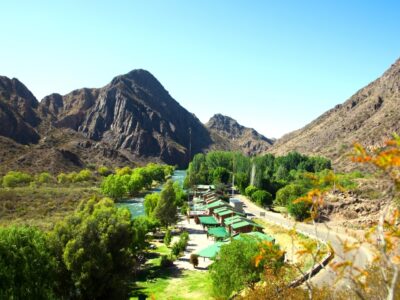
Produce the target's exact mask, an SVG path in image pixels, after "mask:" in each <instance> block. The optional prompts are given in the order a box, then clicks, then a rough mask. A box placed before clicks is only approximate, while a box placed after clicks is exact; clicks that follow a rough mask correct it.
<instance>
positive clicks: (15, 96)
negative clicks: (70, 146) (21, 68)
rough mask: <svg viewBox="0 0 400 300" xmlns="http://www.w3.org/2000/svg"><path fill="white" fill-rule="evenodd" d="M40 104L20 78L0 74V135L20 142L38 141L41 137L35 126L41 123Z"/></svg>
mask: <svg viewBox="0 0 400 300" xmlns="http://www.w3.org/2000/svg"><path fill="white" fill-rule="evenodd" d="M38 105H39V102H38V101H37V100H36V98H35V97H34V96H33V95H32V93H31V92H30V91H29V90H28V89H27V88H26V86H25V85H23V84H22V83H21V82H20V81H18V79H15V78H13V79H9V78H7V77H4V76H0V124H1V126H0V135H1V136H5V137H9V138H11V139H13V140H15V141H16V142H18V143H20V144H30V143H37V142H38V141H39V138H40V137H39V134H38V133H37V132H36V130H35V129H34V127H36V126H37V125H39V123H40V119H39V117H38V115H37V113H36V109H37V107H38Z"/></svg>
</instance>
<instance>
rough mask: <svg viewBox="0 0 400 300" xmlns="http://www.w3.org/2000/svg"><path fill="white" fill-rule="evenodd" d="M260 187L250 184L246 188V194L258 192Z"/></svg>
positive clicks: (250, 194)
mask: <svg viewBox="0 0 400 300" xmlns="http://www.w3.org/2000/svg"><path fill="white" fill-rule="evenodd" d="M257 191H258V189H257V188H256V187H255V186H254V185H249V186H248V187H247V188H246V189H245V194H246V196H248V197H250V198H251V196H252V195H253V194H254V193H255V192H257Z"/></svg>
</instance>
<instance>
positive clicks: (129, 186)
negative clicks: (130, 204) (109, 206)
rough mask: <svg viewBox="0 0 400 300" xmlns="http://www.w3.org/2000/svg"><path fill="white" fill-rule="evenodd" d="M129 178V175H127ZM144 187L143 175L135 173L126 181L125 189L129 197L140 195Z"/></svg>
mask: <svg viewBox="0 0 400 300" xmlns="http://www.w3.org/2000/svg"><path fill="white" fill-rule="evenodd" d="M126 176H129V175H126ZM143 187H144V178H143V176H142V175H141V174H139V173H136V172H133V173H132V175H130V176H129V179H128V180H127V181H126V184H125V188H126V192H127V193H128V195H130V196H133V195H136V194H137V193H139V192H140V191H141V190H142V189H143Z"/></svg>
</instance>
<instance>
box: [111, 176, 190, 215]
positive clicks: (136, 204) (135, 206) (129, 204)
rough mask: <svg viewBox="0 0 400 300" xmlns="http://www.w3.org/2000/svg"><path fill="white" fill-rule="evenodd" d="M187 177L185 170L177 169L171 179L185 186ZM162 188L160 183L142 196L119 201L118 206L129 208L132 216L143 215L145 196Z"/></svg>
mask: <svg viewBox="0 0 400 300" xmlns="http://www.w3.org/2000/svg"><path fill="white" fill-rule="evenodd" d="M185 177H186V171H185V170H175V171H174V174H173V175H172V177H171V179H172V180H173V181H177V182H179V183H180V185H181V186H183V181H184V180H185ZM162 188H163V184H161V185H159V186H158V187H156V188H153V189H151V190H150V191H149V192H147V193H146V194H144V195H143V196H142V197H135V198H130V199H126V200H123V201H121V202H119V203H117V206H118V207H126V208H128V209H129V211H130V212H131V214H132V218H136V217H139V216H143V215H144V205H143V201H144V196H146V195H147V194H151V193H156V192H157V193H159V192H161V190H162Z"/></svg>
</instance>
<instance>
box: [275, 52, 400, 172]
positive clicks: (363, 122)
mask: <svg viewBox="0 0 400 300" xmlns="http://www.w3.org/2000/svg"><path fill="white" fill-rule="evenodd" d="M399 106H400V59H399V60H397V61H396V62H395V63H394V64H393V65H392V66H391V67H390V68H389V69H388V70H387V71H386V72H385V73H384V74H383V75H382V76H381V77H380V78H378V79H377V80H375V81H373V82H372V83H370V84H369V85H367V86H366V87H364V88H362V89H361V90H359V91H358V92H357V93H356V94H354V95H353V96H352V97H351V98H350V99H348V100H347V101H346V102H344V103H343V104H340V105H337V106H335V107H334V108H333V109H331V110H329V111H327V112H326V113H324V114H323V115H322V116H320V117H319V118H317V119H316V120H315V121H313V122H311V123H310V124H308V125H307V126H305V127H304V128H302V129H299V130H297V131H294V132H292V133H289V134H287V135H285V136H284V137H282V138H281V139H279V140H278V141H277V142H276V143H275V144H274V146H273V147H272V148H271V149H270V151H271V152H272V153H275V154H284V153H287V152H289V151H293V150H296V151H299V152H301V153H305V154H319V155H324V156H327V157H329V158H331V159H332V160H333V162H334V165H335V166H337V167H338V168H340V169H342V170H346V169H351V168H353V165H352V164H350V163H349V159H348V158H346V157H345V156H346V154H347V153H348V151H349V150H350V149H351V147H352V144H353V143H354V142H355V141H358V142H361V143H363V144H365V145H367V146H369V145H371V146H377V145H382V143H383V141H384V140H385V139H387V138H388V137H390V136H391V134H392V133H393V132H397V133H399V132H400V110H399Z"/></svg>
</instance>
